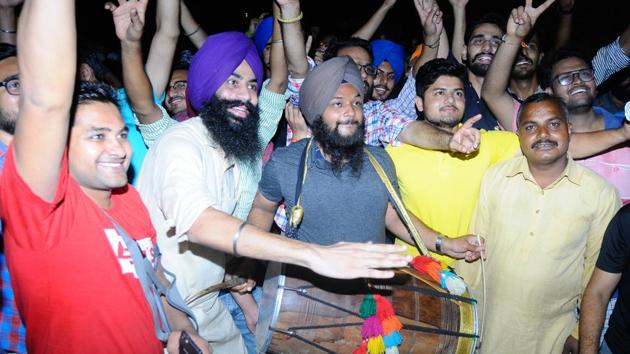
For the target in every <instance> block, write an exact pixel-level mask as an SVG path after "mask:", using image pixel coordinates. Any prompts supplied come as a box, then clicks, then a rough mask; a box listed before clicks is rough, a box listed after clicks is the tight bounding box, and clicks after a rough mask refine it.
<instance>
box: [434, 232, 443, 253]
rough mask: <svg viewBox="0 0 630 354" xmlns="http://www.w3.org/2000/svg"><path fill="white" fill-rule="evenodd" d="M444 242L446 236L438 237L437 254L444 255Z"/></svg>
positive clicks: (436, 242)
mask: <svg viewBox="0 0 630 354" xmlns="http://www.w3.org/2000/svg"><path fill="white" fill-rule="evenodd" d="M443 240H444V236H442V235H438V236H437V238H436V239H435V252H437V253H439V254H442V241H443Z"/></svg>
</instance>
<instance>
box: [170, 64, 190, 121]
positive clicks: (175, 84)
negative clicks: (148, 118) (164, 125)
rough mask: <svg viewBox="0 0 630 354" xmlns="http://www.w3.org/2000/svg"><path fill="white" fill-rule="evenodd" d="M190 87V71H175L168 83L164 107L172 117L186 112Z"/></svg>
mask: <svg viewBox="0 0 630 354" xmlns="http://www.w3.org/2000/svg"><path fill="white" fill-rule="evenodd" d="M187 86H188V70H184V69H177V70H173V74H172V75H171V80H170V81H169V83H168V87H167V91H166V98H165V99H164V105H165V106H166V109H167V110H168V113H170V114H171V115H173V116H174V115H176V114H178V113H181V112H186V87H187Z"/></svg>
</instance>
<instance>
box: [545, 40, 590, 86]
mask: <svg viewBox="0 0 630 354" xmlns="http://www.w3.org/2000/svg"><path fill="white" fill-rule="evenodd" d="M567 58H578V59H580V60H582V61H584V62H585V63H586V65H587V66H588V67H589V68H590V69H593V65H592V64H591V61H590V60H588V59H587V58H586V56H584V54H582V53H581V52H579V51H577V50H574V49H571V48H560V49H556V50H553V51H551V52H549V53H546V54H545V56H544V57H543V60H542V62H541V63H540V68H539V70H538V81H539V83H540V87H542V88H543V89H546V88H547V87H550V86H551V81H552V80H553V77H551V74H552V69H553V66H554V65H555V64H556V63H558V62H559V61H561V60H564V59H567Z"/></svg>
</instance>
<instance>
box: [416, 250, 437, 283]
mask: <svg viewBox="0 0 630 354" xmlns="http://www.w3.org/2000/svg"><path fill="white" fill-rule="evenodd" d="M411 265H412V266H413V267H414V269H415V270H417V271H419V272H422V273H425V274H427V275H428V276H429V277H431V279H433V280H435V281H436V282H437V283H439V282H440V273H441V272H442V264H441V263H440V262H439V261H437V260H436V259H434V258H432V257H430V256H416V257H414V258H413V260H411Z"/></svg>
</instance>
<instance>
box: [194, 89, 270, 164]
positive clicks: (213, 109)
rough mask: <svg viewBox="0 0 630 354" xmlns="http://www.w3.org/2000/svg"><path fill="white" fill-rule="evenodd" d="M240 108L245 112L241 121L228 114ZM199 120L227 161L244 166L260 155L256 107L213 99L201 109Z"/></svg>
mask: <svg viewBox="0 0 630 354" xmlns="http://www.w3.org/2000/svg"><path fill="white" fill-rule="evenodd" d="M241 105H245V106H246V107H247V109H248V110H249V114H248V115H247V116H246V117H245V118H240V117H237V116H235V115H233V114H232V113H230V112H229V111H228V109H230V108H232V107H237V106H241ZM199 117H201V120H202V121H203V125H204V126H205V127H206V128H207V129H208V131H209V132H210V135H211V137H212V138H213V139H214V141H216V142H217V144H219V146H221V148H222V149H223V151H224V152H225V154H226V155H227V156H228V157H233V158H235V159H237V160H239V161H243V162H246V163H253V162H255V161H256V157H257V155H258V152H259V151H260V141H259V140H258V122H259V116H258V107H256V106H254V105H253V104H251V103H250V102H242V101H239V100H224V99H220V98H218V97H217V96H216V95H214V96H212V98H211V99H210V100H209V101H207V102H206V103H205V104H204V105H203V107H201V111H200V112H199Z"/></svg>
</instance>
